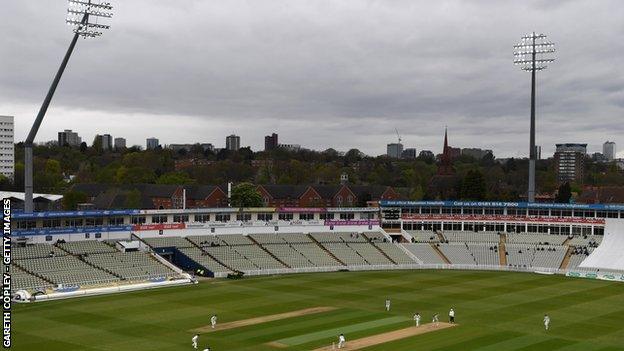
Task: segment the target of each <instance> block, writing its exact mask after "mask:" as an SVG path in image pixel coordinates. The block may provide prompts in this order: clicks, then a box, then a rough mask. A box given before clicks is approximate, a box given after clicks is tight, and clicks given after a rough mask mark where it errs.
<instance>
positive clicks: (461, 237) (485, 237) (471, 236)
mask: <svg viewBox="0 0 624 351" xmlns="http://www.w3.org/2000/svg"><path fill="white" fill-rule="evenodd" d="M444 237H445V238H446V240H448V241H450V242H460V243H497V242H499V236H498V234H497V233H493V232H457V231H445V232H444Z"/></svg>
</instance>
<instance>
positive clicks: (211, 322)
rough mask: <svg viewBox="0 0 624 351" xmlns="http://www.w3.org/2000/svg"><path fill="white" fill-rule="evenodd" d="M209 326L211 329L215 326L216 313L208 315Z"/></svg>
mask: <svg viewBox="0 0 624 351" xmlns="http://www.w3.org/2000/svg"><path fill="white" fill-rule="evenodd" d="M210 326H211V327H212V329H214V328H215V327H216V326H217V315H216V314H213V315H212V317H210Z"/></svg>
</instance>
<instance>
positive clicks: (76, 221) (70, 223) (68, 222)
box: [65, 218, 82, 227]
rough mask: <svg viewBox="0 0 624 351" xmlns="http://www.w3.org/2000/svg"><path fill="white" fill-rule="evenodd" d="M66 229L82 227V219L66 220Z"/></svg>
mask: <svg viewBox="0 0 624 351" xmlns="http://www.w3.org/2000/svg"><path fill="white" fill-rule="evenodd" d="M65 226H66V227H82V219H81V218H69V219H66V220H65Z"/></svg>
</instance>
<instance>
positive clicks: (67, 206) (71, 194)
mask: <svg viewBox="0 0 624 351" xmlns="http://www.w3.org/2000/svg"><path fill="white" fill-rule="evenodd" d="M84 202H87V194H85V193H83V192H82V191H73V190H70V191H68V192H66V193H65V195H63V202H62V203H63V209H64V210H67V211H71V210H75V209H77V208H78V204H80V203H84Z"/></svg>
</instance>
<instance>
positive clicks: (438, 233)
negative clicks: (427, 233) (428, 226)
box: [436, 231, 446, 243]
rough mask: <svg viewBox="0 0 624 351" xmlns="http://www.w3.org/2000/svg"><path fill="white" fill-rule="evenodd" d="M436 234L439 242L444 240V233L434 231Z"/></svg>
mask: <svg viewBox="0 0 624 351" xmlns="http://www.w3.org/2000/svg"><path fill="white" fill-rule="evenodd" d="M436 235H437V236H438V239H440V242H441V243H445V242H446V238H445V237H444V234H442V232H439V231H436Z"/></svg>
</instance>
